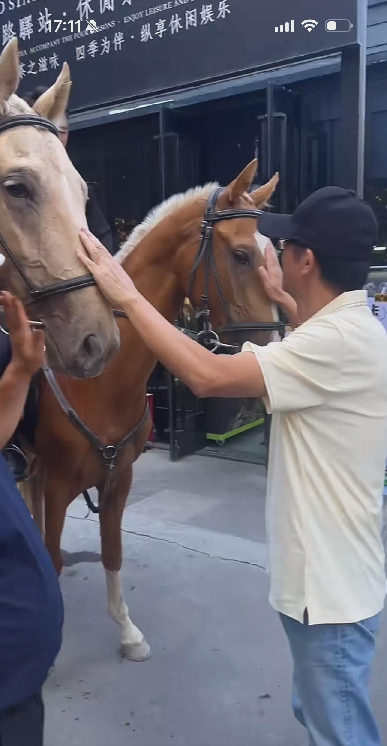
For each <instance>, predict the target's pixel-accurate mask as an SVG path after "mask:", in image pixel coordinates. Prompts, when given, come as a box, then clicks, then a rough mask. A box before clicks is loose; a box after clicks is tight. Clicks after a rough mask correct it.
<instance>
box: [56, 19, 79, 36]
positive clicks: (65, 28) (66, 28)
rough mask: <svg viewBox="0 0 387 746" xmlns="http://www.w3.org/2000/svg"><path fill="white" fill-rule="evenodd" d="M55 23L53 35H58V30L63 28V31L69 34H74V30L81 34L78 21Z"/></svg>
mask: <svg viewBox="0 0 387 746" xmlns="http://www.w3.org/2000/svg"><path fill="white" fill-rule="evenodd" d="M54 23H55V33H58V31H59V29H60V28H61V27H62V26H63V29H62V30H63V31H70V33H72V34H73V33H74V28H75V30H77V29H78V33H79V34H80V33H81V22H80V21H62V20H60V21H59V20H57V21H54Z"/></svg>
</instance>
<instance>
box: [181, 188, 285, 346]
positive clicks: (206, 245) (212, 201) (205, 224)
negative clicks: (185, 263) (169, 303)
mask: <svg viewBox="0 0 387 746" xmlns="http://www.w3.org/2000/svg"><path fill="white" fill-rule="evenodd" d="M223 191H224V188H223V187H218V188H217V189H215V191H214V192H213V193H212V194H210V196H209V198H208V201H207V206H206V211H205V214H204V218H203V221H202V225H201V241H200V246H199V250H198V253H197V255H196V259H195V262H194V266H193V268H192V272H191V278H190V284H189V300H191V302H192V297H193V296H192V294H193V289H194V285H195V280H196V275H197V271H198V268H199V266H200V264H201V263H202V262H204V287H203V295H202V296H201V301H202V307H201V308H200V309H198V313H197V316H198V318H202V319H203V330H202V331H201V332H199V334H198V341H199V342H201V343H202V344H203V345H204V346H205V347H208V348H210V349H212V350H213V351H214V350H216V349H217V348H220V347H222V348H226V347H230V345H222V344H221V342H220V340H219V334H229V333H230V332H231V333H235V332H238V331H239V332H248V331H260V332H271V331H279V332H280V333H282V334H283V333H284V330H285V325H284V324H282V323H279V322H274V321H273V322H261V323H254V322H246V323H244V324H243V323H242V324H239V323H234V322H233V320H232V318H231V313H230V308H229V305H228V303H227V301H226V298H225V296H224V293H223V290H222V285H221V282H220V278H219V273H218V269H217V266H216V261H215V256H214V243H213V235H214V226H215V224H216V223H220V222H222V221H224V220H235V219H236V218H250V219H251V218H252V219H253V220H258V218H259V217H260V216H261V215H262V211H261V210H254V209H248V208H246V209H241V210H220V211H219V212H216V209H215V208H216V203H217V201H218V198H219V196H220V195H221V194H222V192H223ZM211 274H212V277H213V279H214V282H215V285H216V289H217V291H218V295H219V298H220V300H221V303H222V306H223V309H224V312H225V315H226V319H227V324H226V325H224V326H221V327H219V329H218V330H217V331H215V330H214V329H213V327H212V324H211V312H210V305H209V287H210V277H211Z"/></svg>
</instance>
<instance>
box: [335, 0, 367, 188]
mask: <svg viewBox="0 0 387 746" xmlns="http://www.w3.org/2000/svg"><path fill="white" fill-rule="evenodd" d="M357 5H358V44H357V46H355V47H349V48H348V49H345V50H344V51H343V53H342V62H341V101H342V115H341V148H340V154H341V168H340V174H339V178H340V181H339V183H340V186H343V187H346V188H347V189H353V190H354V191H356V192H357V194H358V195H359V197H362V196H363V193H364V146H365V113H366V72H367V43H366V39H367V4H366V3H365V2H364V0H357Z"/></svg>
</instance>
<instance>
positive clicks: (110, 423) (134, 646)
mask: <svg viewBox="0 0 387 746" xmlns="http://www.w3.org/2000/svg"><path fill="white" fill-rule="evenodd" d="M256 166H257V164H256V162H255V161H254V162H253V163H251V164H250V165H249V166H248V167H247V168H246V169H245V170H244V171H243V172H242V174H241V175H240V176H239V177H238V178H237V179H236V180H235V181H234V182H232V183H231V184H230V185H229V186H228V187H227V189H225V190H224V191H223V193H222V194H221V195H220V196H219V198H218V201H217V205H216V209H217V210H226V209H244V210H246V209H247V210H250V211H251V210H253V209H254V208H258V207H262V206H263V205H264V204H266V202H267V200H268V199H269V198H270V196H271V194H272V192H273V191H274V189H275V186H276V184H277V181H278V177H277V176H276V177H273V179H272V180H271V181H270V182H269V183H268V184H267V185H265V186H263V187H261V188H260V189H258V190H257V191H255V192H254V193H252V194H250V195H249V196H248V195H247V194H246V192H247V190H248V189H249V188H250V186H251V183H252V181H253V178H254V175H255V173H256ZM215 187H216V185H214V184H210V185H207V186H206V187H204V188H198V189H193V190H190V191H189V192H188V193H186V194H183V195H179V196H175V197H172V198H171V199H169V200H168V201H166V202H165V203H164V204H162V205H161V206H160V207H158V208H157V209H155V210H154V211H153V212H151V213H150V214H149V215H148V217H147V218H146V219H145V221H144V222H143V223H142V224H141V225H140V226H138V227H137V228H136V229H135V230H134V232H133V234H132V235H131V237H130V238H129V240H128V242H127V243H126V245H125V246H124V247H123V248H122V249H121V252H120V255H119V260H120V261H121V262H122V265H123V267H124V269H125V270H126V271H127V272H128V273H129V274H130V276H131V277H132V278H133V280H134V282H135V284H136V286H137V288H138V289H139V290H140V291H141V293H142V294H143V295H144V296H145V297H146V298H147V299H148V300H149V301H150V302H151V303H152V304H153V305H154V306H155V307H156V308H157V309H158V310H159V311H160V312H161V313H162V314H163V315H164V316H165V317H166V318H167V319H169V321H171V322H173V321H174V319H175V318H176V317H177V314H178V311H179V309H180V308H181V306H182V303H183V300H184V298H185V297H186V296H187V295H188V294H189V285H190V275H191V271H192V268H193V265H194V261H195V256H196V254H197V251H198V246H199V243H200V235H201V223H202V221H203V216H204V212H205V208H206V204H207V200H208V197H209V195H210V194H211V193H212V192H213V190H214V188H215ZM213 251H214V257H215V261H216V268H217V272H218V276H219V280H220V284H221V288H222V293H223V295H224V298H225V299H226V301H227V304H228V307H229V309H230V315H231V317H232V320H233V321H235V322H249V321H250V322H251V321H257V320H259V321H262V322H273V321H274V320H275V309H274V308H273V306H272V304H271V302H270V301H269V300H268V298H267V296H266V295H265V293H264V291H263V286H262V283H261V280H260V276H259V273H258V267H259V266H260V265H261V264H262V262H263V256H262V251H261V249H260V248H259V245H258V234H257V224H256V219H255V220H254V219H251V218H246V217H245V218H237V219H235V220H230V221H227V222H222V223H219V224H217V226H216V227H215V229H214V236H213ZM247 251H248V252H249V253H250V256H251V257H252V262H251V263H250V264H249V265H247V264H246V262H245V261H244V257H246V252H247ZM202 294H203V268H202V267H200V268H199V271H198V273H197V275H196V277H195V284H194V288H193V292H192V296H191V300H192V302H193V305H194V306H195V307H199V306H200V305H201V296H202ZM209 306H210V310H211V316H212V320H213V323H214V326H219V325H221V324H222V323H225V321H226V319H225V312H224V308H223V306H222V303H221V301H220V297H219V292H218V289H217V288H216V285H215V282H213V281H212V282H211V283H210V286H209ZM119 328H120V333H121V349H120V351H119V352H118V353H117V355H116V356H115V357H114V359H113V361H112V362H111V363H110V365H109V366H108V368H107V369H106V370H105V372H104V373H103V374H102V375H100V376H99V377H97V378H94V379H92V380H89V381H75V380H72V379H71V378H66V377H65V376H62V375H61V376H57V382H58V383H59V385H60V387H61V390H62V392H63V393H64V394H65V396H66V397H67V399H68V400H69V402H70V403H71V405H72V407H73V408H74V409H75V410H76V412H77V413H78V415H79V416H80V418H81V419H82V421H83V422H84V423H85V424H87V426H88V427H89V428H90V430H92V432H93V433H95V434H96V435H97V436H98V437H99V438H100V439H101V440H102V441H103V442H104V443H118V442H119V441H120V440H121V439H122V438H123V437H124V436H125V435H126V434H127V433H128V432H130V431H131V430H132V429H133V428H135V426H136V424H137V423H139V422H140V421H141V417H142V416H143V414H144V408H145V401H146V387H147V381H148V378H149V376H150V374H151V372H152V370H153V368H154V366H155V363H156V360H155V359H154V357H153V355H152V354H151V352H150V351H149V350H148V349H147V347H146V346H145V344H144V343H143V342H142V340H141V338H140V337H139V336H138V334H137V333H136V332H135V330H134V329H133V327H132V326H131V324H130V323H129V321H128V320H127V319H120V320H119ZM149 429H150V421H149V419H148V420H147V421H146V422H145V424H144V425H143V427H142V428H140V431H139V432H138V433H137V436H136V438H135V440H134V442H131V443H130V444H129V445H128V446H126V448H125V449H123V450H122V451H121V452H120V455H119V458H118V462H117V466H116V469H115V472H114V479H113V481H112V482H111V483H110V485H109V489H108V492H107V494H105V495H104V499H103V501H102V503H101V502H100V529H101V541H102V562H103V565H104V568H105V570H106V577H107V593H108V606H109V612H110V614H111V616H112V617H113V619H114V620H115V621H116V622H118V624H119V625H120V627H121V652H122V654H123V655H124V657H126V658H128V659H131V660H137V661H138V660H144V659H145V658H147V657H148V656H149V654H150V648H149V645H148V643H147V642H146V640H145V638H144V636H143V634H142V633H141V632H140V631H139V630H138V629H137V628H136V627H135V626H134V624H133V623H132V622H131V620H130V618H129V615H128V609H127V606H126V604H125V602H124V599H123V596H122V588H121V580H120V569H121V564H122V545H121V518H122V514H123V510H124V508H125V504H126V500H127V497H128V493H129V490H130V486H131V481H132V467H133V463H134V462H135V461H136V459H137V458H138V456H139V455H140V454H141V453H142V450H143V447H144V444H145V442H146V440H147V437H148V434H149ZM36 452H37V456H38V464H39V468H38V472H37V475H36V477H35V479H34V482H33V488H34V497H35V499H34V504H35V505H36V504H38V503H39V499H40V491H41V489H42V486H43V487H44V494H45V532H46V544H47V547H48V549H49V552H50V554H51V557H52V559H53V561H54V564H55V567H56V568H57V570H58V572H60V571H61V569H62V558H61V552H60V540H61V534H62V529H63V524H64V520H65V515H66V510H67V507H68V506H69V505H70V503H71V502H72V501H73V500H74V499H75V498H76V497H77V495H79V494H80V493H82V492H83V491H84V490H86V489H88V488H90V487H93V486H96V487H97V488H98V490H99V493H100V496H101V490H103V488H104V483H105V480H106V469H105V467H104V464H103V461H102V459H101V456H100V454H98V452H97V451H96V450H95V449H94V448H93V447H92V446H91V444H90V443H89V441H88V440H87V439H86V438H85V437H84V436H83V435H82V434H81V433H80V432H78V430H77V429H75V427H74V426H73V425H72V424H71V422H70V421H69V420H68V419H67V418H66V416H65V414H64V413H63V411H62V409H61V408H60V406H59V404H58V402H57V401H56V399H55V398H54V396H53V394H52V392H51V390H50V388H49V387H48V385H47V383H46V382H45V381H43V384H42V390H41V399H40V422H39V427H38V432H37V438H36Z"/></svg>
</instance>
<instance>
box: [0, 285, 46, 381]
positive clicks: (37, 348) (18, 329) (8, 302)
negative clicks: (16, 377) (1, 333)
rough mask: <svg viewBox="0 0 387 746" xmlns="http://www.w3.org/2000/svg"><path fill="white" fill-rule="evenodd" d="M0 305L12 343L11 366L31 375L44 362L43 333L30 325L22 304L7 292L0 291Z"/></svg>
mask: <svg viewBox="0 0 387 746" xmlns="http://www.w3.org/2000/svg"><path fill="white" fill-rule="evenodd" d="M0 305H2V306H3V308H4V313H5V320H6V324H7V328H8V331H9V334H10V338H11V344H12V366H13V367H14V368H16V369H17V370H18V372H20V373H22V374H25V375H26V376H29V377H31V376H33V375H34V374H35V373H37V372H38V370H40V368H41V367H42V365H44V363H45V349H46V348H45V334H44V331H42V330H41V329H33V327H31V325H30V323H29V321H28V318H27V314H26V312H25V310H24V306H23V304H22V303H21V301H20V300H19V299H18V298H15V296H13V295H11V293H8V292H5V291H4V292H1V293H0Z"/></svg>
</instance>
